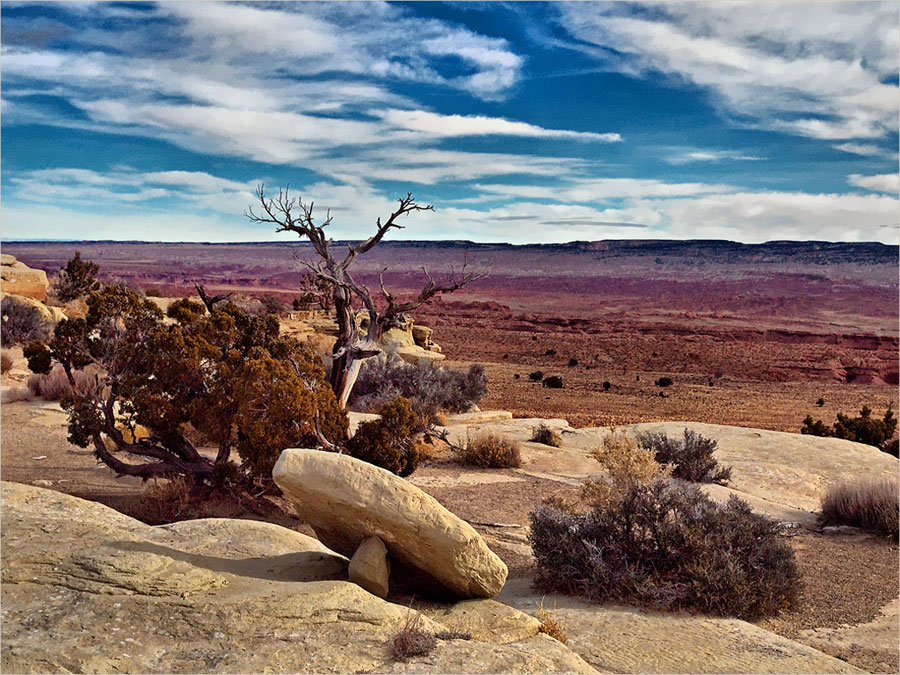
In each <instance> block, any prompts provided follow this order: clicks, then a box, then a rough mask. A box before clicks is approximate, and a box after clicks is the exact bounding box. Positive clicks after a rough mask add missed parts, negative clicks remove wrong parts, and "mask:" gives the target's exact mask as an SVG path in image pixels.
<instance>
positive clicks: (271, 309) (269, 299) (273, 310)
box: [259, 295, 287, 316]
mask: <svg viewBox="0 0 900 675" xmlns="http://www.w3.org/2000/svg"><path fill="white" fill-rule="evenodd" d="M259 301H260V302H261V303H262V312H263V314H274V315H276V316H277V315H279V314H284V313H285V312H286V311H287V305H286V304H285V303H284V301H282V299H281V298H279V297H278V296H277V295H264V296H262V297H261V298H260V299H259Z"/></svg>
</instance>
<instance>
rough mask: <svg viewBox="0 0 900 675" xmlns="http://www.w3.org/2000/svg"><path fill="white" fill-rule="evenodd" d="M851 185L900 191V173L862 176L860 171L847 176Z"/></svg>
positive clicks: (882, 190) (873, 190)
mask: <svg viewBox="0 0 900 675" xmlns="http://www.w3.org/2000/svg"><path fill="white" fill-rule="evenodd" d="M847 182H848V183H850V185H855V186H856V187H861V188H864V189H866V190H871V191H872V192H890V193H893V194H895V195H896V194H898V193H900V174H896V173H883V174H879V175H877V176H861V175H860V174H858V173H854V174H850V175H849V176H847Z"/></svg>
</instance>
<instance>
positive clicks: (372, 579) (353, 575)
mask: <svg viewBox="0 0 900 675" xmlns="http://www.w3.org/2000/svg"><path fill="white" fill-rule="evenodd" d="M347 571H348V573H349V575H350V581H352V582H353V583H354V584H357V585H358V586H361V587H362V588H365V589H366V590H367V591H369V593H371V594H372V595H377V596H378V597H379V598H384V597H386V596H387V594H388V578H389V577H390V574H391V563H390V561H389V560H388V558H387V549H386V548H385V547H384V542H383V541H381V539H379V538H378V537H367V538H366V539H364V540H363V542H362V543H361V544H360V545H359V548H358V549H356V553H354V554H353V557H352V558H350V566H349V567H348V570H347Z"/></svg>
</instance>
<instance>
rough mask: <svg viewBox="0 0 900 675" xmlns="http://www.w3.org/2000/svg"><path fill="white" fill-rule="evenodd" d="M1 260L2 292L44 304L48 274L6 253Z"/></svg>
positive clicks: (0, 287)
mask: <svg viewBox="0 0 900 675" xmlns="http://www.w3.org/2000/svg"><path fill="white" fill-rule="evenodd" d="M2 255H3V257H2V259H0V290H2V291H3V292H4V293H13V294H15V295H24V296H25V297H27V298H34V299H35V300H40V301H41V302H43V301H44V300H46V299H47V288H48V287H49V286H50V284H49V282H48V281H47V273H46V272H45V271H44V270H35V269H32V268H30V267H28V265H26V264H25V263H22V262H19V261H18V260H16V259H15V258H14V257H13V256H11V255H9V254H7V253H4V254H2Z"/></svg>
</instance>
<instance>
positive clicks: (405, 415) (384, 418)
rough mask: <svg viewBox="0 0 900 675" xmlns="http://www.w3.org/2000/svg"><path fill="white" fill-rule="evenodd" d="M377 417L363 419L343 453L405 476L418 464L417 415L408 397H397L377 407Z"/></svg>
mask: <svg viewBox="0 0 900 675" xmlns="http://www.w3.org/2000/svg"><path fill="white" fill-rule="evenodd" d="M378 414H379V415H381V418H380V419H377V420H372V421H370V422H363V423H362V424H360V425H359V428H358V429H357V430H356V433H355V434H354V435H353V438H351V439H350V440H349V441H348V442H347V452H348V453H349V454H350V455H351V456H352V457H356V458H357V459H361V460H363V461H364V462H369V463H370V464H374V465H375V466H380V467H381V468H382V469H387V470H388V471H391V472H393V473H395V474H397V475H398V476H408V475H410V474H411V473H412V472H413V471H415V470H416V468H418V466H419V461H420V459H421V456H420V454H419V453H420V447H419V444H418V443H417V442H416V440H417V439H416V436H417V433H416V432H417V428H418V418H417V417H416V414H415V412H413V409H412V404H411V403H410V402H409V399H406V398H403V397H402V396H399V397H397V398H395V399H394V400H393V401H390V402H388V403H385V404H384V405H383V406H381V408H379V410H378Z"/></svg>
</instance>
